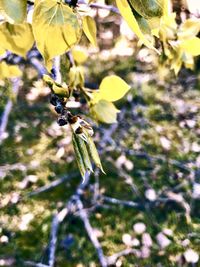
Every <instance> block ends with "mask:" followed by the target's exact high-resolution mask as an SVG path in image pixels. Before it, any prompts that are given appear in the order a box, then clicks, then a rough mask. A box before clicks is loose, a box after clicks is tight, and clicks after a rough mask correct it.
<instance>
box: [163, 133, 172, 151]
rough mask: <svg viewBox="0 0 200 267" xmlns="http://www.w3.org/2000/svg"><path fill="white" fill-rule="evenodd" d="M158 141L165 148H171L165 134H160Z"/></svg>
mask: <svg viewBox="0 0 200 267" xmlns="http://www.w3.org/2000/svg"><path fill="white" fill-rule="evenodd" d="M160 143H161V146H162V147H163V148H164V149H165V150H170V148H171V141H170V140H169V139H167V138H166V137H165V136H161V137H160Z"/></svg>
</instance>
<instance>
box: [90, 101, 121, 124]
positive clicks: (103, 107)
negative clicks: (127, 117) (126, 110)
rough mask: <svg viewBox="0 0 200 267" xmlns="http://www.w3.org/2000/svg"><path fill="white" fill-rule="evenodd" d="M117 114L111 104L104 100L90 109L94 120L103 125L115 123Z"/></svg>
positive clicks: (116, 110) (117, 111)
mask: <svg viewBox="0 0 200 267" xmlns="http://www.w3.org/2000/svg"><path fill="white" fill-rule="evenodd" d="M119 112H120V111H119V110H118V109H117V108H116V107H115V105H114V104H113V103H111V102H108V101H106V100H100V101H99V102H98V103H96V104H95V105H93V106H92V107H91V114H92V115H93V116H94V118H95V119H96V120H98V121H101V122H104V123H115V122H117V113H119Z"/></svg>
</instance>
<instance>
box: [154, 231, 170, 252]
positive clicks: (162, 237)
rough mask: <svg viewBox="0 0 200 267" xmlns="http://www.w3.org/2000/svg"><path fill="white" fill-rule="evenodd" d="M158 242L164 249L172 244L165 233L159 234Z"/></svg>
mask: <svg viewBox="0 0 200 267" xmlns="http://www.w3.org/2000/svg"><path fill="white" fill-rule="evenodd" d="M156 240H157V242H158V245H159V246H160V247H161V248H162V249H164V248H166V247H168V246H169V245H170V243H171V241H170V240H169V238H167V237H166V236H165V235H164V234H163V233H159V234H157V236H156Z"/></svg>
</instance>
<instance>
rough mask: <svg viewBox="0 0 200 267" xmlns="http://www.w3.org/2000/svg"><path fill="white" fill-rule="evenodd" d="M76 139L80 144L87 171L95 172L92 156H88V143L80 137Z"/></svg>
mask: <svg viewBox="0 0 200 267" xmlns="http://www.w3.org/2000/svg"><path fill="white" fill-rule="evenodd" d="M75 139H76V142H77V144H78V147H79V151H80V153H81V156H82V158H83V163H84V165H85V168H86V170H89V171H91V172H93V169H92V164H91V161H90V156H89V154H88V151H87V147H86V142H85V141H84V140H83V139H82V138H81V137H79V136H78V135H75Z"/></svg>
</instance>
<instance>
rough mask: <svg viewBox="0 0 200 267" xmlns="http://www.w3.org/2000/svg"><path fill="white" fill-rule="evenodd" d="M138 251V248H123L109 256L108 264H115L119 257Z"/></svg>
mask: <svg viewBox="0 0 200 267" xmlns="http://www.w3.org/2000/svg"><path fill="white" fill-rule="evenodd" d="M136 253H137V250H136V249H131V248H127V249H125V250H122V251H120V252H118V253H115V254H113V255H111V256H109V257H107V263H108V266H109V265H115V263H116V261H117V259H118V258H120V257H122V256H127V255H130V254H136Z"/></svg>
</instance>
